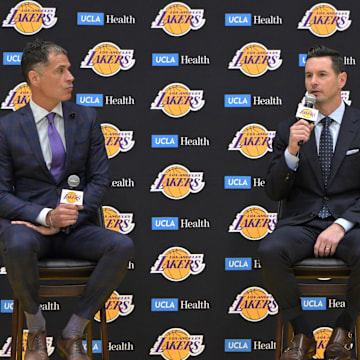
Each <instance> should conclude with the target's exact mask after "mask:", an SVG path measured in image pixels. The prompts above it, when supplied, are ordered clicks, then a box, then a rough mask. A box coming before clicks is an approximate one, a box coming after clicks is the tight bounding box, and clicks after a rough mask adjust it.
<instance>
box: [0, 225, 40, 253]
mask: <svg viewBox="0 0 360 360" xmlns="http://www.w3.org/2000/svg"><path fill="white" fill-rule="evenodd" d="M2 247H3V254H4V256H11V257H15V258H16V259H21V258H22V257H23V256H26V255H30V254H32V253H34V252H36V251H37V249H38V242H37V240H36V237H35V236H34V233H33V231H32V230H31V229H30V228H28V227H26V226H25V225H11V226H9V227H8V228H7V229H6V230H5V231H4V234H3V241H2Z"/></svg>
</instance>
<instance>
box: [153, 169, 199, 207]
mask: <svg viewBox="0 0 360 360" xmlns="http://www.w3.org/2000/svg"><path fill="white" fill-rule="evenodd" d="M204 186H205V182H204V181H203V173H202V172H191V171H190V170H188V169H187V168H186V167H185V166H183V165H178V164H174V165H170V166H168V167H167V168H165V169H164V170H162V171H160V172H159V175H158V176H157V178H156V180H155V182H154V184H152V185H151V188H150V192H162V193H163V194H164V195H165V196H166V197H168V198H169V199H173V200H181V199H183V198H185V197H187V196H188V195H189V194H190V193H193V194H196V193H198V192H200V191H201V190H202V189H203V188H204Z"/></svg>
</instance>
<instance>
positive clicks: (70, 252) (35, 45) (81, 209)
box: [0, 39, 133, 360]
mask: <svg viewBox="0 0 360 360" xmlns="http://www.w3.org/2000/svg"><path fill="white" fill-rule="evenodd" d="M21 68H22V72H23V75H24V77H25V80H26V81H27V83H28V84H29V86H30V88H31V91H32V98H31V100H30V102H29V104H27V105H26V106H24V107H23V108H21V109H19V110H17V111H16V112H13V113H11V114H9V115H7V116H5V117H3V118H2V119H1V120H0V174H1V176H0V244H1V249H2V253H3V258H4V262H5V266H6V269H7V272H8V278H9V281H10V283H11V286H12V288H13V291H14V292H15V294H16V295H17V297H18V298H19V301H20V303H21V305H22V306H23V308H24V311H25V317H26V322H27V326H28V329H29V334H28V343H27V349H26V353H25V360H47V359H48V354H47V349H46V323H45V319H44V317H43V315H42V313H41V308H40V302H39V298H38V286H39V278H38V269H37V260H38V259H39V258H43V257H51V256H56V257H72V258H81V259H88V260H93V261H97V266H96V268H95V270H94V271H93V273H92V275H91V277H90V278H89V281H88V284H87V289H86V291H85V294H84V295H83V296H82V297H81V298H80V301H79V303H78V305H77V307H76V308H75V310H74V313H73V314H72V316H71V318H70V320H69V322H68V323H67V324H66V326H65V328H64V329H63V331H62V334H61V335H60V336H59V338H58V348H59V350H60V352H61V354H62V355H65V356H66V358H67V359H69V360H87V359H89V357H88V356H87V355H86V354H85V352H84V349H83V346H82V341H81V338H82V335H83V333H84V330H85V327H86V325H87V323H88V322H89V320H90V319H91V318H92V317H93V316H94V314H95V313H96V312H97V310H98V309H99V308H100V307H101V305H102V304H103V303H104V302H105V301H106V300H107V299H108V297H109V296H110V294H111V293H112V291H113V290H114V289H116V288H117V287H118V285H119V284H120V282H121V281H122V279H123V277H124V275H125V272H126V269H127V265H128V261H129V259H130V258H131V257H132V255H133V243H132V240H131V239H130V238H129V237H127V236H125V235H122V234H120V233H117V232H114V231H111V230H108V229H104V228H101V227H98V226H96V225H94V222H93V219H94V218H95V217H96V211H97V209H98V207H99V206H100V205H101V203H102V201H103V198H104V195H105V192H106V190H107V189H108V187H109V185H110V180H111V179H110V174H109V163H108V158H107V155H106V150H105V145H104V138H103V135H102V132H101V128H100V123H99V121H98V119H97V115H96V111H95V110H93V109H90V108H87V107H82V106H79V105H75V104H73V103H70V102H67V101H68V100H69V99H70V97H71V93H72V90H73V80H74V77H73V75H72V74H71V72H70V62H69V59H68V56H67V52H66V50H64V49H63V48H62V47H60V46H58V45H57V44H55V43H53V42H49V41H42V40H38V39H36V40H34V41H33V42H31V43H29V44H27V46H26V47H25V49H24V52H23V57H22V62H21ZM49 113H55V115H54V116H55V117H54V124H55V127H56V132H57V136H58V138H59V137H60V139H61V142H60V146H61V148H62V149H63V150H65V153H64V154H62V155H63V156H62V157H61V158H62V160H64V161H63V164H62V165H61V167H60V170H61V171H60V174H59V176H58V177H57V176H56V177H55V175H53V174H52V170H54V169H53V166H55V165H54V164H53V157H55V150H54V149H53V148H52V144H51V141H52V140H50V138H49V137H50V135H48V119H47V116H48V115H49ZM73 174H76V175H78V177H79V178H80V184H79V186H78V188H77V189H78V190H81V191H83V193H84V205H83V206H80V205H73V204H61V203H60V204H59V196H60V193H61V190H62V189H63V188H68V184H67V179H68V177H69V176H70V175H73ZM63 229H69V230H70V231H62V230H63Z"/></svg>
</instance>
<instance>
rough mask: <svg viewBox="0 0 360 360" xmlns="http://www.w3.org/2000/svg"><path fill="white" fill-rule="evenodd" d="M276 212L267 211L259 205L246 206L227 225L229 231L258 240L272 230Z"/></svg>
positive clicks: (274, 224)
mask: <svg viewBox="0 0 360 360" xmlns="http://www.w3.org/2000/svg"><path fill="white" fill-rule="evenodd" d="M276 222H277V214H276V213H268V212H267V211H266V210H265V209H264V208H262V207H261V206H256V205H252V206H248V207H246V208H245V209H243V210H242V211H241V212H240V213H238V214H237V215H236V217H235V219H234V220H233V222H232V224H231V225H230V226H229V232H238V233H241V235H242V236H244V237H245V238H246V239H248V240H260V239H262V238H264V237H265V236H266V235H267V234H269V233H271V232H273V231H274V229H275V226H276Z"/></svg>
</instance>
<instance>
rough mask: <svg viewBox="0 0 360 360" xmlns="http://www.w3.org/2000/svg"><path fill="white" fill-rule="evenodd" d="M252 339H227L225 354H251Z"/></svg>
mask: <svg viewBox="0 0 360 360" xmlns="http://www.w3.org/2000/svg"><path fill="white" fill-rule="evenodd" d="M251 346H252V344H251V339H225V346H224V347H225V349H224V351H225V352H251Z"/></svg>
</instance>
